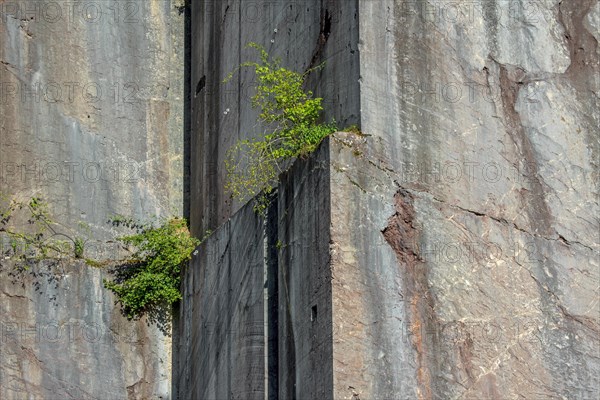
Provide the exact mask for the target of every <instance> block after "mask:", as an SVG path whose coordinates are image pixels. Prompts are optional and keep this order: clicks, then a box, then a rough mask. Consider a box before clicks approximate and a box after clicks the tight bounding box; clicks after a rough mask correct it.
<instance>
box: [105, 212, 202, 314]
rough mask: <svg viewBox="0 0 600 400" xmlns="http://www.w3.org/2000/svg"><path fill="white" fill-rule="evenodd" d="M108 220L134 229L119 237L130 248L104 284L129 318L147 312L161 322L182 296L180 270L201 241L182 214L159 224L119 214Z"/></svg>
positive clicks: (116, 224)
mask: <svg viewBox="0 0 600 400" xmlns="http://www.w3.org/2000/svg"><path fill="white" fill-rule="evenodd" d="M109 222H110V223H112V224H113V226H121V225H122V226H126V227H128V228H130V229H132V230H134V231H135V233H134V234H132V235H128V236H122V237H120V238H118V240H119V241H120V242H121V243H122V244H123V245H125V246H126V247H128V248H133V250H132V253H131V256H130V257H128V258H127V259H125V260H123V262H121V263H120V265H119V266H118V267H116V268H115V269H114V270H113V271H112V272H113V275H114V279H113V280H112V281H109V280H106V279H105V280H104V286H105V287H106V288H107V289H109V290H111V291H112V292H113V293H114V294H115V295H116V296H117V302H118V303H120V304H121V306H122V311H123V314H124V315H125V316H126V317H127V318H128V319H139V318H140V317H141V316H142V315H144V314H147V315H148V317H149V320H150V321H151V322H158V323H159V326H160V324H161V323H164V322H165V321H166V319H168V316H170V307H171V305H172V304H173V303H174V302H176V301H177V300H179V299H181V292H180V290H179V284H180V280H181V277H180V273H181V270H182V268H183V266H184V265H185V263H186V262H187V261H188V260H190V259H191V256H192V252H193V251H194V249H195V248H196V246H198V244H200V241H199V240H198V239H196V238H194V237H192V236H191V235H190V231H189V230H188V227H187V223H186V220H185V219H183V218H171V219H169V220H167V221H165V222H164V223H162V224H161V225H159V226H153V225H151V224H139V223H136V222H135V221H133V220H131V219H129V220H125V219H122V218H115V219H112V220H111V221H109Z"/></svg>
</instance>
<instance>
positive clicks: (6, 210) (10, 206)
mask: <svg viewBox="0 0 600 400" xmlns="http://www.w3.org/2000/svg"><path fill="white" fill-rule="evenodd" d="M15 225H22V226H21V229H16V228H15ZM0 234H1V235H2V236H4V237H5V238H8V240H9V242H10V248H9V249H7V250H3V254H2V258H3V259H5V260H11V261H14V262H16V263H17V265H18V266H20V267H22V268H24V269H27V268H29V266H31V265H32V264H33V263H36V262H39V261H41V260H49V259H62V258H68V257H70V256H74V257H75V258H81V257H83V252H84V246H85V241H84V240H83V239H81V238H73V237H71V236H69V235H67V234H65V233H63V232H62V231H60V227H59V224H57V223H56V222H55V221H53V220H52V219H51V217H50V214H49V212H48V205H47V203H46V202H45V201H43V200H42V199H41V198H39V197H32V198H30V199H29V200H27V201H19V200H16V199H14V198H13V199H10V198H8V197H7V196H6V195H1V194H0ZM0 240H3V238H2V237H1V236H0Z"/></svg>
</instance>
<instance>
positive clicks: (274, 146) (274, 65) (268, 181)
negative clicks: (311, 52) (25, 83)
mask: <svg viewBox="0 0 600 400" xmlns="http://www.w3.org/2000/svg"><path fill="white" fill-rule="evenodd" d="M248 47H251V48H254V49H256V50H258V51H259V53H260V62H258V63H257V62H245V63H243V64H241V65H240V66H239V67H238V68H237V69H236V70H235V71H233V72H232V73H230V74H229V75H228V76H227V77H226V78H225V80H224V82H228V81H229V80H231V78H232V77H233V75H234V73H235V72H237V71H238V70H239V69H240V68H244V67H249V68H253V69H254V72H255V74H256V77H257V79H258V84H257V87H256V94H255V95H254V96H253V97H252V107H253V108H258V109H260V111H261V112H260V115H259V117H258V122H259V123H261V124H262V125H263V126H264V127H265V128H266V129H265V132H264V134H263V135H261V136H259V137H257V138H254V139H246V140H240V141H238V142H237V143H236V144H235V145H234V146H233V147H232V148H231V149H229V151H228V152H227V156H226V160H225V168H226V170H227V183H226V186H225V188H226V190H228V191H229V192H230V193H231V195H232V197H233V198H235V199H237V200H240V201H245V200H248V199H250V198H253V197H255V196H256V195H258V194H259V193H261V195H260V196H258V197H257V198H255V206H254V210H255V211H256V212H259V213H264V212H265V210H266V207H267V204H268V196H269V194H270V193H271V191H272V190H273V187H274V185H275V182H276V179H277V176H278V175H279V174H280V173H281V172H282V171H283V169H284V168H285V167H286V166H287V165H289V162H290V161H291V160H292V159H294V158H297V157H304V156H306V155H308V154H310V153H311V152H312V151H314V150H315V149H316V148H317V146H318V145H319V143H321V141H322V140H323V139H324V138H325V137H327V136H328V135H329V134H331V133H333V132H335V131H336V130H337V127H336V124H335V122H331V123H327V124H318V123H317V121H318V119H319V116H320V114H321V111H322V110H323V106H322V105H321V102H322V100H323V99H322V98H320V97H316V98H314V97H313V93H312V92H311V91H305V90H304V89H303V88H302V86H303V84H304V81H305V79H306V77H307V75H308V74H310V73H311V72H313V71H314V70H316V69H320V68H322V67H323V64H321V65H319V66H317V67H315V68H312V69H310V70H308V71H307V72H305V73H303V74H301V73H298V72H294V71H291V70H289V69H286V68H283V67H281V65H280V60H279V59H271V58H270V57H269V54H268V53H267V52H266V50H265V49H264V48H263V47H262V46H260V45H258V44H256V43H249V44H248Z"/></svg>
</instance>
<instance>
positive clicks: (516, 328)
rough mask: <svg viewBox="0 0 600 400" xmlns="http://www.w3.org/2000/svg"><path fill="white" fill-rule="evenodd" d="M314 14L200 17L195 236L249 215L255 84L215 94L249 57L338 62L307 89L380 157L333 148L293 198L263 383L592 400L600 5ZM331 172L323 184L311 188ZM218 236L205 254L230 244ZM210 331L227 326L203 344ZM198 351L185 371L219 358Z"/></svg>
mask: <svg viewBox="0 0 600 400" xmlns="http://www.w3.org/2000/svg"><path fill="white" fill-rule="evenodd" d="M265 4H266V3H265ZM302 4H303V6H302V7H299V4H298V3H297V2H290V1H276V2H269V6H268V7H266V8H267V9H269V10H271V13H270V14H267V13H266V12H265V11H262V12H261V13H260V14H259V15H260V16H261V18H260V19H256V18H255V19H253V20H250V19H249V17H248V12H249V11H248V8H247V7H245V6H244V3H243V2H241V3H240V2H239V1H229V2H222V3H217V2H215V3H212V2H208V3H207V2H204V3H200V5H199V6H197V7H196V6H194V5H192V9H193V18H194V19H195V20H196V21H198V23H197V24H196V25H195V26H198V27H199V28H200V29H199V30H198V31H196V32H194V40H196V45H195V48H194V50H193V51H194V53H193V58H192V60H194V59H195V60H196V61H197V62H193V63H192V64H193V65H192V68H195V70H194V71H193V72H192V76H193V84H194V85H196V82H197V84H198V86H197V91H196V93H197V95H196V98H195V99H194V100H193V101H192V104H193V106H194V109H193V113H194V114H193V115H194V118H195V119H194V121H193V129H194V134H193V137H196V138H197V141H196V142H194V141H192V151H196V152H197V154H198V158H197V163H196V164H194V163H192V176H193V180H192V188H191V190H192V193H193V196H198V199H200V202H199V203H198V207H197V208H196V211H192V223H193V228H194V229H195V230H196V231H198V232H199V231H203V230H204V229H206V228H211V227H215V226H217V225H218V224H219V223H221V222H222V221H224V220H226V219H227V218H228V217H230V216H232V215H233V213H234V212H235V211H236V210H238V209H239V205H237V204H233V205H231V204H230V203H227V202H226V194H225V193H224V190H223V186H224V178H225V177H224V171H223V168H222V166H221V163H222V158H223V154H224V152H225V151H226V149H227V147H228V146H229V145H231V144H232V143H233V142H234V141H235V140H237V139H238V138H239V137H247V135H248V134H249V132H251V131H252V127H253V126H254V124H255V122H254V119H255V116H256V114H255V113H254V112H253V111H252V110H251V109H250V104H249V103H248V102H247V101H244V100H245V98H244V96H245V90H246V87H247V86H246V85H247V82H248V81H249V80H250V78H249V77H247V76H245V75H242V76H241V78H240V80H239V81H238V82H237V83H235V84H236V85H237V86H236V90H237V91H234V96H233V97H234V98H233V100H232V99H231V98H230V97H227V96H226V93H225V91H224V87H223V86H220V84H219V83H218V82H219V81H220V79H222V77H224V76H225V74H226V73H227V72H229V71H231V70H232V69H233V68H235V67H236V66H237V65H238V64H239V62H240V61H245V60H247V57H250V56H251V54H252V53H246V52H245V51H242V50H239V51H238V52H233V51H231V49H232V48H234V49H242V48H243V45H244V44H245V43H246V42H247V41H251V40H254V41H257V42H259V43H261V44H263V45H265V46H266V47H267V49H268V50H269V51H270V52H271V53H272V54H273V55H275V56H281V57H282V58H283V59H284V60H285V61H286V62H287V65H288V66H291V67H293V68H295V69H298V70H303V69H305V68H306V67H307V66H308V65H311V64H313V63H314V62H317V63H318V62H321V61H323V60H327V65H326V67H325V70H324V71H323V72H322V74H321V75H318V76H315V77H313V79H312V80H311V81H309V82H308V83H307V86H309V87H310V88H311V89H314V90H315V92H316V93H317V94H320V95H323V96H324V97H325V99H326V100H327V99H330V100H331V101H330V102H327V101H326V104H327V107H326V116H327V117H335V118H336V119H337V120H338V121H341V123H342V126H344V124H346V123H348V122H357V121H358V122H360V125H361V129H362V131H363V132H364V134H365V135H366V136H356V135H350V134H338V135H337V136H336V138H334V139H331V140H329V142H328V144H327V145H326V146H324V147H323V148H321V150H320V152H319V153H318V154H317V155H316V156H315V159H313V160H312V161H301V162H300V163H299V164H298V165H297V166H295V167H294V168H295V169H294V170H293V172H291V173H290V174H289V175H286V177H285V178H284V179H283V181H282V182H281V184H280V187H279V194H278V196H279V197H278V198H277V200H276V204H278V216H277V221H278V233H277V238H278V240H280V242H279V244H280V245H281V246H280V247H281V248H280V249H279V250H278V255H277V271H278V273H277V276H278V279H277V287H278V290H279V293H278V297H277V298H278V302H279V303H278V309H279V312H278V314H277V315H278V321H277V323H278V324H279V329H278V330H277V337H273V335H274V333H273V331H272V330H269V329H268V328H267V329H265V330H264V331H263V334H264V336H265V341H266V342H267V343H268V342H269V341H273V340H276V341H277V342H278V343H279V345H278V346H277V347H275V348H272V347H271V346H267V351H266V353H267V359H268V360H271V361H270V362H267V363H266V372H265V371H264V368H265V366H264V365H262V364H260V363H259V361H256V364H255V365H254V366H253V368H258V369H260V368H263V372H265V375H266V376H268V377H269V379H268V380H267V384H268V386H269V387H271V386H275V387H278V392H279V394H280V395H281V396H282V397H283V398H294V397H295V398H298V399H304V398H307V399H308V398H336V399H359V398H362V399H365V398H367V399H370V398H402V399H414V398H420V399H446V398H463V399H513V398H540V399H541V398H544V399H554V398H555V399H561V398H582V399H593V398H597V397H598V394H599V391H600V382H599V380H598V376H600V347H599V345H600V343H599V337H600V321H599V318H600V308H599V307H600V305H599V300H598V299H599V284H600V271H599V268H600V265H599V264H600V263H599V253H598V252H599V251H600V244H599V237H598V236H599V228H600V227H599V221H598V215H599V211H600V209H599V207H598V183H599V175H598V164H599V160H598V157H599V155H600V151H599V150H600V144H599V133H598V125H599V122H600V118H599V115H598V109H599V107H598V106H599V104H598V90H599V86H600V78H599V77H600V70H599V65H598V57H599V55H600V53H599V50H598V29H599V15H600V6H599V5H598V3H597V2H591V1H570V2H566V1H563V2H558V1H548V2H536V3H530V2H521V1H513V2H507V1H486V2H460V3H457V2H427V3H425V2H402V1H392V0H369V1H367V0H357V1H344V2H341V1H320V2H304V3H302ZM209 5H210V8H206V7H208V6H209ZM194 7H195V8H194ZM288 13H289V14H288ZM252 15H253V16H255V15H257V14H252ZM288 15H291V17H290V19H289V20H287V19H286V16H288ZM307 16H308V18H309V19H311V20H312V21H313V22H312V23H311V24H308V23H306V22H304V21H303V20H302V18H306V17H307ZM323 16H325V18H321V17H323ZM327 16H329V17H331V19H328V18H327ZM200 21H201V22H200ZM327 21H329V22H327ZM317 27H320V29H317ZM275 29H276V30H277V32H275ZM325 77H327V79H325ZM327 85H329V88H328V87H327ZM228 109H229V110H228ZM314 160H321V161H322V163H321V164H322V165H321V167H320V168H319V169H318V170H315V169H314V168H306V169H303V167H301V166H300V165H304V164H302V163H306V165H309V164H310V163H314V162H315V161H314ZM290 179H291V180H290ZM321 181H324V182H326V183H325V184H321V183H318V182H321ZM311 185H312V186H311ZM300 188H301V189H300ZM297 190H298V191H299V192H298V194H294V195H293V196H292V197H290V194H291V193H296V191H297ZM325 190H327V191H328V193H329V194H323V191H325ZM202 193H204V194H202ZM302 193H313V194H312V197H311V198H310V199H309V200H308V199H306V201H308V204H310V206H309V205H307V204H305V203H303V201H304V200H303V199H305V198H304V197H303V196H305V195H304V194H302ZM309 197H310V196H309ZM290 198H291V199H294V200H295V201H298V203H297V204H293V206H292V204H291V203H290V206H289V207H288V206H286V204H288V203H286V201H287V200H286V199H290ZM321 199H324V200H323V202H321ZM317 210H318V212H317ZM286 211H287V213H286ZM244 213H245V214H243V215H247V210H246V211H245V212H244ZM240 218H246V217H242V216H240V215H239V214H236V215H235V216H234V217H233V219H232V221H239V220H240ZM295 219H297V220H298V221H301V222H299V223H300V225H298V223H295V222H294V221H295ZM269 221H270V220H268V223H267V226H270V222H269ZM325 223H326V224H328V226H326V229H324V225H323V224H325ZM229 224H231V226H234V225H236V224H238V222H236V223H235V224H234V223H233V222H231V223H229ZM246 225H248V226H255V225H250V224H246ZM219 232H221V233H220V235H221V236H220V237H219V238H217V239H213V240H215V242H212V241H209V242H208V243H207V246H208V247H209V248H217V247H218V246H222V244H218V243H221V241H225V242H226V243H230V240H231V238H230V237H229V236H228V235H227V234H226V233H225V232H222V231H219ZM253 232H254V231H253ZM317 232H318V234H317ZM232 234H233V232H232ZM235 234H236V235H239V233H238V232H235ZM223 235H224V236H223ZM267 236H268V235H267ZM231 243H232V242H231ZM244 243H245V242H244ZM263 243H264V238H263V237H262V236H260V235H259V236H258V238H257V241H256V242H255V244H254V246H257V247H261V246H263ZM325 245H327V247H328V248H327V249H326V250H327V255H324V254H323V253H322V246H325ZM244 246H246V245H244ZM286 246H288V247H286ZM244 248H245V247H244ZM267 248H268V247H267ZM236 249H237V247H236V244H234V247H232V248H231V249H230V251H232V253H229V254H230V257H231V259H239V262H243V257H241V254H237V255H236V254H235V253H236V252H240V251H242V250H241V249H239V250H236ZM206 251H209V250H208V249H207V250H206ZM210 251H213V250H210ZM268 259H269V258H268ZM271 259H272V258H271ZM250 266H251V264H248V263H245V262H244V263H243V265H236V267H235V268H236V270H240V271H249V270H250ZM193 268H195V269H197V270H194V272H193V276H194V277H197V276H201V275H202V274H208V272H202V271H204V270H206V271H208V270H211V269H214V268H217V267H216V266H215V264H213V263H209V262H200V261H198V262H196V263H195V264H194V266H193ZM190 274H192V272H190ZM267 276H271V278H270V279H269V278H268V277H267V278H266V279H265V282H266V286H267V287H271V285H273V280H274V278H273V277H272V276H273V274H271V275H269V274H267ZM284 282H285V284H284ZM248 284H250V283H248ZM198 285H200V283H197V284H195V286H196V287H198ZM250 290H251V289H250V288H247V287H244V291H250ZM285 293H287V294H289V297H286V295H285ZM220 295H221V296H224V298H227V296H231V293H229V292H221V294H220ZM197 296H199V295H197ZM205 296H208V295H207V294H205ZM269 299H271V297H269V296H267V303H268V301H269ZM217 301H219V302H221V301H224V300H220V297H219V296H218V295H215V296H213V300H212V301H210V300H209V299H207V303H205V304H204V305H203V306H202V307H204V308H207V309H210V308H211V307H212V305H211V303H212V302H217ZM194 304H197V303H194ZM241 306H242V303H238V304H237V305H236V304H230V306H229V309H230V310H233V309H234V308H235V307H241ZM263 306H264V304H263ZM313 306H314V307H315V308H314V309H313ZM322 307H323V308H322ZM265 309H267V310H269V309H270V307H269V306H268V305H267V306H266V307H265ZM321 310H323V311H324V313H322V312H321ZM198 315H199V314H198ZM228 315H233V314H231V313H229V314H228ZM322 316H324V317H325V318H324V320H322V319H321V317H322ZM314 317H316V318H317V319H316V321H322V323H323V324H324V325H322V326H321V325H319V326H318V327H317V328H316V329H312V328H311V325H310V324H311V323H312V321H311V319H312V320H313V321H314ZM205 321H206V322H207V323H216V324H217V325H219V326H222V323H221V322H219V321H218V320H216V319H210V318H208V319H207V318H206V317H201V318H200V319H199V320H193V321H187V324H192V325H201V324H203V323H205ZM227 321H230V319H227ZM236 321H237V322H236V324H240V323H241V320H240V319H239V318H238V319H237V320H236ZM228 323H229V322H228ZM318 323H319V324H320V323H321V322H318ZM268 325H269V324H268V320H267V326H268ZM228 326H229V325H228ZM236 326H237V325H236ZM215 329H223V328H222V327H220V328H215ZM221 331H222V332H224V331H223V330H221ZM186 332H187V334H188V335H189V336H188V337H187V338H186V341H187V342H186V343H187V344H185V345H182V347H181V348H180V349H179V350H177V351H178V352H179V353H181V354H185V353H186V352H187V351H189V348H190V347H189V346H191V345H192V344H193V346H198V344H199V343H200V341H201V340H208V339H206V338H203V336H202V334H201V333H200V332H199V331H198V330H196V331H194V330H189V331H186ZM194 332H195V333H194ZM219 340H220V341H223V342H227V341H228V340H229V339H228V338H227V337H220V338H219ZM203 343H206V342H203ZM203 346H204V348H203V350H204V351H212V350H210V349H212V346H213V342H211V341H209V342H208V343H206V344H205V345H203ZM275 349H276V350H275ZM200 351H202V350H200ZM274 352H278V353H277V357H269V354H271V355H273V354H274ZM211 354H212V353H211ZM329 356H331V357H330V358H328V357H329ZM218 357H219V356H217V360H216V361H214V362H215V363H219V362H220V361H219V360H218ZM319 357H322V358H319ZM275 359H276V360H277V362H275V361H274V360H275ZM316 360H318V361H316ZM261 362H262V361H261ZM275 366H276V367H277V368H276V370H277V371H278V376H272V375H271V372H272V368H275ZM205 373H206V369H204V368H196V369H188V370H186V371H185V374H187V375H186V376H187V377H188V378H187V379H188V380H189V381H194V378H192V377H196V378H195V379H200V380H202V379H207V378H206V377H204V375H203V374H205ZM249 373H250V371H243V372H241V373H240V372H237V371H233V372H231V373H230V372H226V373H224V375H222V376H220V377H219V379H220V380H221V381H223V380H228V379H229V380H231V381H232V382H236V385H237V386H240V387H243V386H244V385H246V383H247V382H250V381H252V382H256V379H259V378H257V375H255V372H254V370H252V377H250V376H249V375H248V374H249ZM257 385H260V384H259V383H257ZM327 385H330V386H327ZM179 395H180V396H181V397H182V398H193V396H191V395H189V394H188V393H186V392H181V391H180V392H179ZM208 397H211V396H210V395H209V396H208ZM214 398H216V397H214Z"/></svg>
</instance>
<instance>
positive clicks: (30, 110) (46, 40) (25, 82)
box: [0, 0, 184, 399]
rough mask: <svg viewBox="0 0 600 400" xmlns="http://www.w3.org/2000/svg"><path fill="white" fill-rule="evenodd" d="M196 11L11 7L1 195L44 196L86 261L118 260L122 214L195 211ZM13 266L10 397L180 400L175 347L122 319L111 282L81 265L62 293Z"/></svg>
mask: <svg viewBox="0 0 600 400" xmlns="http://www.w3.org/2000/svg"><path fill="white" fill-rule="evenodd" d="M183 5H184V4H183V1H170V0H158V1H94V2H85V3H78V2H43V1H2V2H0V115H1V117H0V197H2V198H3V199H4V197H3V196H7V197H10V198H16V199H18V200H20V201H27V200H28V199H30V198H32V197H39V198H41V199H43V200H44V201H45V202H46V203H47V204H48V208H49V214H50V215H51V218H52V219H53V220H54V221H55V222H57V225H56V226H55V228H56V229H58V230H57V233H58V235H57V236H56V237H55V239H61V240H67V237H69V238H71V239H75V238H80V239H82V240H85V241H86V245H85V257H88V258H94V259H110V258H113V257H115V255H116V252H117V250H118V249H119V247H118V246H117V244H116V243H114V242H110V240H114V236H115V234H116V233H117V231H115V230H114V229H113V227H112V226H111V225H109V224H107V221H108V219H109V218H110V217H112V216H114V215H116V214H120V215H124V216H127V217H133V218H137V219H141V220H147V219H149V218H152V217H154V216H161V217H165V216H168V215H181V213H182V208H183V192H184V190H183V187H184V183H183V180H184V173H183V167H184V165H183V164H184V158H183V157H184V151H183V146H184V137H183V136H184V135H183V106H184V99H183V97H184V90H183V84H184V80H183V66H184V32H183V31H184V15H183ZM13 222H15V223H17V222H18V221H16V220H15V221H13ZM12 228H14V229H13V230H17V231H19V230H25V229H27V223H26V222H25V223H23V224H21V225H19V224H18V223H17V225H15V226H12ZM64 235H67V236H64ZM0 236H2V235H0ZM0 247H1V250H2V254H3V258H4V252H5V251H8V250H9V248H10V241H9V240H8V239H7V238H6V237H4V236H2V237H0ZM5 261H6V260H4V259H3V260H2V262H3V266H2V271H1V272H0V282H1V284H0V285H1V286H2V290H1V292H0V310H1V314H0V323H1V324H2V341H1V342H0V398H3V399H21V398H25V397H28V398H44V399H51V398H86V399H87V398H89V399H107V398H140V399H141V398H144V399H147V398H159V397H161V398H167V397H169V393H170V384H169V382H170V366H169V362H170V346H169V344H168V341H167V339H166V338H164V337H163V335H162V334H161V333H160V332H159V331H158V330H157V329H156V328H155V327H146V324H145V321H140V322H127V321H125V320H124V319H122V318H121V317H120V315H119V309H118V307H115V306H114V304H113V303H114V298H113V297H112V296H111V295H109V293H107V291H106V290H105V289H104V288H103V287H102V278H104V277H108V275H107V274H105V273H104V272H101V271H99V270H96V269H93V268H91V267H89V266H88V265H85V264H84V263H81V262H78V263H76V262H74V263H73V264H70V265H66V266H65V268H66V270H67V271H68V272H64V273H63V272H60V271H57V275H56V276H55V278H56V282H55V283H57V284H58V285H57V287H56V288H54V285H52V289H50V288H46V287H45V286H44V285H46V283H45V282H46V277H43V278H35V277H32V276H31V275H30V274H29V273H27V274H26V278H25V280H23V281H18V282H16V283H11V282H12V279H11V277H10V276H9V273H10V271H11V268H12V266H11V265H10V264H8V263H6V262H5ZM33 272H34V273H36V274H37V273H39V272H47V271H46V270H45V268H42V270H41V271H38V270H34V271H33ZM38 280H42V281H43V282H41V284H42V286H43V287H44V290H41V291H36V288H38V286H37V285H36V282H37V281H38ZM21 283H23V284H24V287H21V286H20V284H21ZM46 289H47V290H46ZM53 299H54V301H53ZM15 329H16V331H15ZM36 329H38V331H36ZM40 329H41V330H42V331H41V332H40V331H39V330H40ZM82 329H83V331H82ZM70 330H72V331H73V332H71V331H70ZM97 330H98V331H100V332H102V334H101V335H100V338H99V339H98V342H96V341H95V340H96V339H95V335H96V331H97ZM46 331H47V332H46ZM69 332H71V334H72V335H74V336H73V337H72V338H68V335H69ZM55 335H62V336H61V337H60V338H56V337H55ZM84 335H88V336H89V337H86V336H84ZM90 335H91V336H90ZM121 335H122V336H123V337H125V339H123V337H121ZM115 336H118V337H117V338H115Z"/></svg>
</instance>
